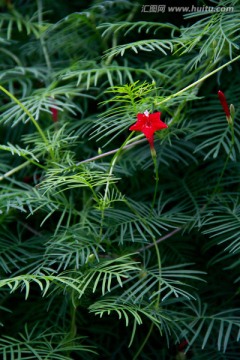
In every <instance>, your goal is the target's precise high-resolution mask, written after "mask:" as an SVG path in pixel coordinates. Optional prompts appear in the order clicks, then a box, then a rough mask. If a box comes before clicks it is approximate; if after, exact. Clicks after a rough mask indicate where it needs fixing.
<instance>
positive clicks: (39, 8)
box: [37, 0, 52, 75]
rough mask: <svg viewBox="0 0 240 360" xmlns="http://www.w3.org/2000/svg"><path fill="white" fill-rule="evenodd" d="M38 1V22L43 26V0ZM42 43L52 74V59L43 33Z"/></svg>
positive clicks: (49, 71) (49, 70)
mask: <svg viewBox="0 0 240 360" xmlns="http://www.w3.org/2000/svg"><path fill="white" fill-rule="evenodd" d="M37 3H38V24H39V27H40V28H41V27H42V0H38V2H37ZM40 43H41V46H42V52H43V56H44V58H45V61H46V65H47V68H48V73H49V75H50V74H51V71H52V66H51V61H50V58H49V55H48V51H47V46H46V42H45V39H44V35H43V34H41V35H40Z"/></svg>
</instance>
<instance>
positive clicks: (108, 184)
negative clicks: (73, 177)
mask: <svg viewBox="0 0 240 360" xmlns="http://www.w3.org/2000/svg"><path fill="white" fill-rule="evenodd" d="M133 134H134V131H133V132H131V133H130V135H129V136H128V137H127V139H126V140H125V141H124V142H123V144H122V145H121V146H120V148H119V149H118V150H117V152H116V153H115V155H114V156H113V158H112V160H111V162H110V169H109V173H108V179H107V184H106V188H105V192H104V198H103V203H102V215H101V226H100V236H99V239H100V241H101V238H102V231H103V221H104V210H105V205H106V200H107V196H108V192H109V186H110V180H111V176H112V173H113V169H114V166H115V164H116V161H117V159H118V157H119V155H120V153H121V152H122V150H123V149H124V147H125V146H126V145H127V143H128V142H129V140H130V139H131V137H132V136H133Z"/></svg>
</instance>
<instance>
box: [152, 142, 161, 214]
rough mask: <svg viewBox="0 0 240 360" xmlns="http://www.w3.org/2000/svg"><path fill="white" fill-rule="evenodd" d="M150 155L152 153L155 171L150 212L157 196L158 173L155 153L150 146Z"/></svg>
mask: <svg viewBox="0 0 240 360" xmlns="http://www.w3.org/2000/svg"><path fill="white" fill-rule="evenodd" d="M151 155H152V160H153V165H154V171H155V176H156V177H155V188H154V195H153V200H152V212H153V208H154V205H155V202H156V198H157V191H158V184H159V175H158V163H157V154H156V151H155V149H154V148H151Z"/></svg>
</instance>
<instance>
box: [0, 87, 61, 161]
mask: <svg viewBox="0 0 240 360" xmlns="http://www.w3.org/2000/svg"><path fill="white" fill-rule="evenodd" d="M0 90H2V92H4V93H5V94H6V95H7V96H8V97H9V98H10V99H12V100H13V101H14V102H15V103H16V104H17V105H18V106H19V107H20V108H21V109H22V110H23V111H24V112H25V114H26V115H27V116H28V117H29V119H30V120H31V121H32V123H33V125H34V126H35V128H36V129H37V131H38V133H39V135H40V136H41V138H42V139H43V141H44V143H45V144H46V146H47V147H48V146H49V142H48V140H47V138H46V136H45V134H44V132H43V131H42V129H41V127H40V126H39V124H38V122H37V121H36V120H35V119H34V117H33V116H32V114H31V113H30V111H29V110H28V109H27V108H26V107H25V106H24V105H23V104H22V103H21V101H19V100H18V99H17V98H16V97H15V96H14V95H13V94H11V93H10V92H9V91H8V90H7V89H5V88H4V87H3V86H2V85H0ZM49 152H50V155H51V157H52V158H53V157H54V156H53V152H52V150H51V149H49Z"/></svg>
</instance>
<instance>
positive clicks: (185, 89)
mask: <svg viewBox="0 0 240 360" xmlns="http://www.w3.org/2000/svg"><path fill="white" fill-rule="evenodd" d="M238 59H240V55H238V56H237V57H235V58H234V59H232V60H230V61H228V62H227V63H226V64H223V65H222V66H220V67H219V68H217V69H215V70H213V71H211V72H210V73H209V74H207V75H205V76H203V77H202V78H200V79H198V80H197V81H195V82H193V83H192V84H190V85H188V86H186V87H185V88H184V89H182V90H179V91H178V92H176V93H175V94H172V95H170V96H167V97H166V98H165V99H163V100H161V101H160V102H159V103H156V105H157V106H158V105H161V104H163V103H165V102H166V101H168V100H171V99H173V98H175V97H177V96H179V95H181V94H182V93H184V92H185V91H187V90H189V89H191V88H192V87H194V86H196V85H198V84H199V83H201V82H202V81H204V80H206V79H207V78H209V77H210V76H212V75H214V74H216V73H217V72H219V71H220V70H222V69H224V68H225V67H227V66H229V65H230V64H232V63H233V62H234V61H237V60H238Z"/></svg>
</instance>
